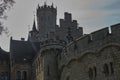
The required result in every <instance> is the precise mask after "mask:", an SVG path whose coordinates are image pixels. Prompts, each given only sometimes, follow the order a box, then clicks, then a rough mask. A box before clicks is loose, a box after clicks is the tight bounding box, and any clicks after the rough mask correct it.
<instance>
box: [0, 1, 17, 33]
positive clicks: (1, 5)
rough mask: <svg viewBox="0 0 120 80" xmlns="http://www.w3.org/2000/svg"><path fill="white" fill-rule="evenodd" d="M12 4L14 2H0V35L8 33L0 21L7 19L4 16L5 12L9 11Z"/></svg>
mask: <svg viewBox="0 0 120 80" xmlns="http://www.w3.org/2000/svg"><path fill="white" fill-rule="evenodd" d="M14 3H15V1H14V0H0V35H1V34H2V33H3V32H4V33H5V34H8V33H9V31H8V29H7V28H5V27H4V26H3V24H2V19H7V15H6V14H5V12H6V11H7V10H8V9H10V8H11V7H12V6H13V4H14Z"/></svg>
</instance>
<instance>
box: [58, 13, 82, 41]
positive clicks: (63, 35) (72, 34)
mask: <svg viewBox="0 0 120 80" xmlns="http://www.w3.org/2000/svg"><path fill="white" fill-rule="evenodd" d="M56 35H57V36H58V37H59V38H60V39H62V40H65V41H67V42H68V43H69V42H71V41H73V40H74V39H77V38H79V37H81V36H82V35H83V28H82V27H79V26H78V22H77V20H72V15H71V13H68V12H65V13H64V19H60V26H59V27H56Z"/></svg>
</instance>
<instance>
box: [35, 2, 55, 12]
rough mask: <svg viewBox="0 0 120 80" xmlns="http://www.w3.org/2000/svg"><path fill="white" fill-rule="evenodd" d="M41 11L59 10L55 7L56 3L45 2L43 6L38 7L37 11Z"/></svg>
mask: <svg viewBox="0 0 120 80" xmlns="http://www.w3.org/2000/svg"><path fill="white" fill-rule="evenodd" d="M39 11H52V12H55V13H56V12H57V8H54V5H53V4H52V5H46V4H44V5H43V6H39V5H38V8H37V12H39Z"/></svg>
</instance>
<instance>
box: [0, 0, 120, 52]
mask: <svg viewBox="0 0 120 80" xmlns="http://www.w3.org/2000/svg"><path fill="white" fill-rule="evenodd" d="M15 1H16V4H15V5H14V7H13V8H12V9H11V10H10V11H9V12H8V13H7V15H8V19H7V20H5V22H4V25H5V26H6V27H7V28H8V29H9V31H10V36H13V39H17V40H20V38H21V37H24V38H26V39H27V37H28V31H30V30H31V28H32V24H33V19H34V14H35V12H36V8H37V6H38V3H39V5H40V6H41V5H43V4H44V2H46V3H47V4H48V5H51V4H52V2H53V3H54V5H55V6H57V14H58V15H57V24H58V23H59V21H58V20H59V19H60V18H63V17H64V12H70V13H72V17H73V18H72V19H76V20H78V23H79V26H81V27H83V30H84V33H91V32H93V31H95V30H98V29H101V28H104V27H109V26H110V25H112V24H116V23H119V22H120V0H15ZM9 41H10V37H8V36H6V35H5V34H3V35H1V36H0V46H1V47H2V48H3V49H4V50H7V51H8V50H9Z"/></svg>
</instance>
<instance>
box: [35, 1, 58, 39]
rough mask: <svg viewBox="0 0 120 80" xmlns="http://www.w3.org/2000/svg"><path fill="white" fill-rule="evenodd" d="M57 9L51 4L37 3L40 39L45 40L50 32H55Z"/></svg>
mask: <svg viewBox="0 0 120 80" xmlns="http://www.w3.org/2000/svg"><path fill="white" fill-rule="evenodd" d="M56 15H57V10H56V8H54V6H53V4H52V5H51V6H48V5H46V3H45V4H44V5H43V6H41V7H40V6H39V5H38V9H37V25H38V26H37V28H38V31H39V36H40V40H41V41H43V40H46V39H47V38H48V34H49V33H50V32H55V26H56Z"/></svg>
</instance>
